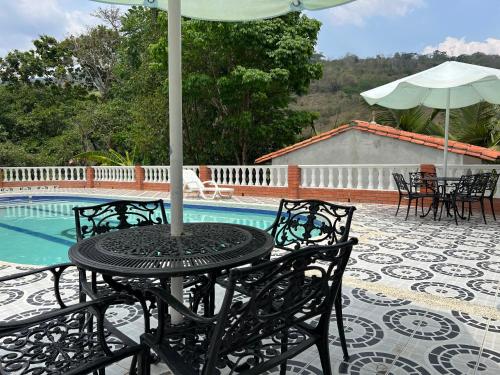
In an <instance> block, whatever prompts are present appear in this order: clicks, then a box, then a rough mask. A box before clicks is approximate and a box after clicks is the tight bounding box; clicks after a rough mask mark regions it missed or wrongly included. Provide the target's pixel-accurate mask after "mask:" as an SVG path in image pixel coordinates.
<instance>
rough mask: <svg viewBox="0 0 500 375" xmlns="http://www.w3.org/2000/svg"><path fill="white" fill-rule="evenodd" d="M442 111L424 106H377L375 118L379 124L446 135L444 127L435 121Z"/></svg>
mask: <svg viewBox="0 0 500 375" xmlns="http://www.w3.org/2000/svg"><path fill="white" fill-rule="evenodd" d="M441 111H442V110H440V109H433V110H432V111H429V110H425V109H424V108H423V107H415V108H410V109H404V110H399V109H390V108H383V107H379V106H375V111H374V112H375V114H374V119H375V121H376V122H377V123H378V124H381V125H388V126H392V127H395V128H397V129H401V130H405V131H408V132H413V133H420V134H427V135H439V136H444V131H443V128H442V127H441V126H439V125H438V124H436V123H435V122H434V120H435V119H436V116H437V115H438V114H439V113H440V112H441Z"/></svg>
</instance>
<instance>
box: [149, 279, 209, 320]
mask: <svg viewBox="0 0 500 375" xmlns="http://www.w3.org/2000/svg"><path fill="white" fill-rule="evenodd" d="M146 292H148V293H151V294H153V295H154V296H155V297H156V298H157V299H158V300H160V301H162V302H164V303H166V304H167V305H169V306H170V307H172V308H174V309H175V310H176V311H177V312H179V313H180V314H181V315H182V316H184V317H185V318H187V319H189V320H192V321H194V322H196V323H202V324H211V323H214V322H215V321H216V320H217V317H218V316H217V315H214V316H213V317H211V318H205V317H202V316H199V315H197V314H195V313H194V312H192V311H191V310H190V309H188V308H187V307H186V306H185V305H184V303H182V302H180V301H179V300H178V299H177V298H175V297H174V296H172V295H171V294H170V293H168V292H167V291H166V290H164V289H161V288H148V289H146Z"/></svg>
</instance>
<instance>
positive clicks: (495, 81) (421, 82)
mask: <svg viewBox="0 0 500 375" xmlns="http://www.w3.org/2000/svg"><path fill="white" fill-rule="evenodd" d="M361 96H362V97H363V98H364V99H365V100H366V101H367V102H368V104H370V105H374V104H378V105H380V106H383V107H387V108H394V109H409V108H413V107H416V106H419V105H424V106H426V107H430V108H438V109H446V119H445V145H444V161H443V164H444V174H445V175H446V169H447V162H448V157H447V155H448V136H449V121H450V109H455V108H462V107H467V106H470V105H473V104H477V103H479V102H481V101H486V102H489V103H493V104H500V69H493V68H487V67H484V66H479V65H472V64H465V63H460V62H456V61H448V62H445V63H443V64H441V65H438V66H436V67H434V68H431V69H427V70H425V71H423V72H420V73H416V74H413V75H411V76H408V77H405V78H401V79H398V80H397V81H394V82H391V83H388V84H386V85H383V86H380V87H377V88H374V89H372V90H368V91H365V92H362V93H361Z"/></svg>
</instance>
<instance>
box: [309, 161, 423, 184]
mask: <svg viewBox="0 0 500 375" xmlns="http://www.w3.org/2000/svg"><path fill="white" fill-rule="evenodd" d="M299 167H300V169H301V182H300V186H301V187H303V188H316V189H318V188H319V189H367V190H396V189H397V188H396V184H395V183H394V179H393V177H392V174H393V173H395V172H397V173H402V174H403V175H404V176H405V177H406V178H408V177H407V176H408V173H409V172H413V171H418V170H419V168H420V164H392V165H390V164H370V165H365V164H351V165H299Z"/></svg>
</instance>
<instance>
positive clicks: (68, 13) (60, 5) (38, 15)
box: [0, 0, 98, 56]
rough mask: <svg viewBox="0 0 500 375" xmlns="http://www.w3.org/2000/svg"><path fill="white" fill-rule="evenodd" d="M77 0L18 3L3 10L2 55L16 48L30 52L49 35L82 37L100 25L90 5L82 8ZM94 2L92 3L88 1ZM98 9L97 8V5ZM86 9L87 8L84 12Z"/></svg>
mask: <svg viewBox="0 0 500 375" xmlns="http://www.w3.org/2000/svg"><path fill="white" fill-rule="evenodd" d="M76 3H80V2H75V1H74V0H17V1H8V2H7V1H6V2H5V4H3V3H2V7H1V9H0V35H2V38H0V56H2V55H5V54H6V53H7V52H8V51H10V50H12V49H21V50H25V49H29V48H31V47H32V46H31V42H32V41H33V40H34V39H36V38H38V36H39V35H42V34H46V35H51V36H55V37H57V38H63V37H65V36H68V35H70V34H80V33H82V32H83V31H85V29H86V27H87V26H88V25H94V24H96V23H97V22H98V20H97V19H96V18H95V17H92V16H91V15H90V9H91V8H89V7H88V6H86V7H82V6H81V5H82V3H80V9H77V8H75V6H76V5H77V4H76ZM88 3H90V2H88ZM94 7H95V6H94ZM82 8H83V9H82ZM85 8H87V9H88V10H89V11H88V12H86V11H85V10H86V9H85Z"/></svg>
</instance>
